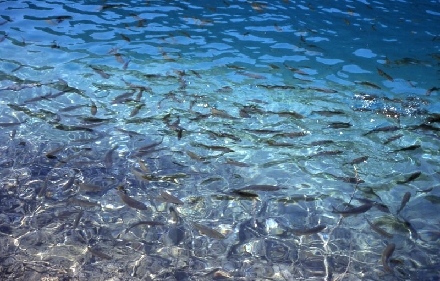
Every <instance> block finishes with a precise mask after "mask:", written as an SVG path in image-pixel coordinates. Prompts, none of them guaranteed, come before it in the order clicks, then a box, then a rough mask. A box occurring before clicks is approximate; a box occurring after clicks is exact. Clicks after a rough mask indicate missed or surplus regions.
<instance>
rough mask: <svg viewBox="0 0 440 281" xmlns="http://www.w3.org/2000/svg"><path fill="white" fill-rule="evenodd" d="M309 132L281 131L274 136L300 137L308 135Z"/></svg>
mask: <svg viewBox="0 0 440 281" xmlns="http://www.w3.org/2000/svg"><path fill="white" fill-rule="evenodd" d="M307 135H308V133H307V132H291V133H279V134H275V135H274V137H287V138H298V137H304V136H307Z"/></svg>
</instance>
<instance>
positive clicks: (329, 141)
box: [309, 140, 334, 146]
mask: <svg viewBox="0 0 440 281" xmlns="http://www.w3.org/2000/svg"><path fill="white" fill-rule="evenodd" d="M331 143H334V141H332V140H319V141H313V142H311V143H310V144H309V145H310V146H321V145H325V144H331Z"/></svg>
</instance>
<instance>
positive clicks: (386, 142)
mask: <svg viewBox="0 0 440 281" xmlns="http://www.w3.org/2000/svg"><path fill="white" fill-rule="evenodd" d="M401 137H403V134H397V135H394V136H392V137H389V138H387V140H386V141H384V143H383V144H389V143H390V142H392V141H395V140H398V139H400V138H401Z"/></svg>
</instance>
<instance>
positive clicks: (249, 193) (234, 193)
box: [231, 189, 258, 198]
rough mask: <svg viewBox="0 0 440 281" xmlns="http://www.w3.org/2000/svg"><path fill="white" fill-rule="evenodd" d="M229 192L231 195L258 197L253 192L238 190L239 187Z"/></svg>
mask: <svg viewBox="0 0 440 281" xmlns="http://www.w3.org/2000/svg"><path fill="white" fill-rule="evenodd" d="M231 193H232V194H233V195H238V196H241V197H247V198H257V197H258V194H255V193H253V192H249V191H245V190H239V189H233V190H232V191H231Z"/></svg>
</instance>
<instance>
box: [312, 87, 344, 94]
mask: <svg viewBox="0 0 440 281" xmlns="http://www.w3.org/2000/svg"><path fill="white" fill-rule="evenodd" d="M309 90H314V91H317V92H321V93H326V94H334V93H337V92H338V91H336V90H332V89H327V88H320V87H309Z"/></svg>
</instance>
